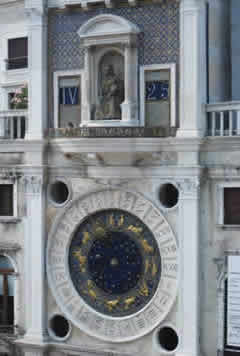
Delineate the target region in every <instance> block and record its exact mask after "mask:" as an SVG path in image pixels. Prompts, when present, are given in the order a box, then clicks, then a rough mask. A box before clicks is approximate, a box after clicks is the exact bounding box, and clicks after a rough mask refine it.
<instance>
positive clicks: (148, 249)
mask: <svg viewBox="0 0 240 356" xmlns="http://www.w3.org/2000/svg"><path fill="white" fill-rule="evenodd" d="M141 245H142V247H143V249H144V251H145V252H146V253H153V251H154V249H153V247H152V246H150V245H149V244H148V242H147V240H142V241H141Z"/></svg>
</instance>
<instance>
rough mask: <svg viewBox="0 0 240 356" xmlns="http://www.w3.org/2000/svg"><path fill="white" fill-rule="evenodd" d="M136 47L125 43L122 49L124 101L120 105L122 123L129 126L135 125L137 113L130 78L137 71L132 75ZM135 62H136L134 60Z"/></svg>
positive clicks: (133, 76) (135, 76)
mask: <svg viewBox="0 0 240 356" xmlns="http://www.w3.org/2000/svg"><path fill="white" fill-rule="evenodd" d="M136 56H137V49H136V47H135V46H133V45H130V44H128V45H125V49H124V70H125V72H124V95H125V98H124V102H123V103H122V104H121V107H122V123H123V124H124V125H129V126H137V125H138V124H139V122H138V115H137V114H138V113H137V101H136V100H137V98H136V93H135V92H136V88H135V85H136V83H135V80H132V78H137V73H135V75H133V73H134V71H137V68H135V66H133V63H134V62H135V61H136ZM136 63H137V62H136Z"/></svg>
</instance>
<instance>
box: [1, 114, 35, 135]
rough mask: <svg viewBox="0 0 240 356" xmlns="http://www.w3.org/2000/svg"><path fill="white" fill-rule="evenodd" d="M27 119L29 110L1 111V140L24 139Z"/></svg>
mask: <svg viewBox="0 0 240 356" xmlns="http://www.w3.org/2000/svg"><path fill="white" fill-rule="evenodd" d="M27 118H28V111H27V110H6V111H0V139H10V140H15V139H24V138H25V134H26V129H27Z"/></svg>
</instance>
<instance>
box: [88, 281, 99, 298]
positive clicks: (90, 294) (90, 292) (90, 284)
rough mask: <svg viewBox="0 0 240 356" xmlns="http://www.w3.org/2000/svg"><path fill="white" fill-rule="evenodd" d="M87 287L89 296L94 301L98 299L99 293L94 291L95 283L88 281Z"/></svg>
mask: <svg viewBox="0 0 240 356" xmlns="http://www.w3.org/2000/svg"><path fill="white" fill-rule="evenodd" d="M87 286H88V294H89V296H90V297H91V298H92V299H97V293H96V292H95V290H94V289H93V283H92V281H90V280H88V281H87Z"/></svg>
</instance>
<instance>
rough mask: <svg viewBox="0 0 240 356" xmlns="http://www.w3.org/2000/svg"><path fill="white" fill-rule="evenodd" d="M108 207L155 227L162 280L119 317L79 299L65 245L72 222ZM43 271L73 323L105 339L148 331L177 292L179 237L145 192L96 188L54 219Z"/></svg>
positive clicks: (122, 338)
mask: <svg viewBox="0 0 240 356" xmlns="http://www.w3.org/2000/svg"><path fill="white" fill-rule="evenodd" d="M106 209H121V210H123V211H127V212H130V213H131V214H133V215H135V216H137V217H138V218H139V219H141V220H142V221H143V223H145V224H146V225H147V226H148V228H149V229H150V230H151V232H152V233H153V235H154V237H155V239H156V242H157V245H158V248H159V250H160V255H161V259H162V272H161V278H160V282H159V285H158V288H157V291H156V293H155V295H154V296H153V298H152V299H151V300H150V302H149V303H148V304H147V305H146V306H145V307H144V308H143V309H141V310H140V311H139V312H137V313H135V314H132V315H129V316H124V317H117V318H116V317H110V316H106V315H103V314H100V313H99V312H96V311H95V310H93V309H92V308H91V307H89V306H88V305H87V304H86V303H85V302H84V301H83V299H82V298H81V297H80V296H79V294H78V293H77V291H76V289H75V288H74V286H73V283H72V281H71V278H70V274H69V268H68V248H69V244H70V242H71V239H72V236H73V233H74V232H75V230H76V228H77V227H78V226H79V224H80V223H81V221H83V219H85V218H86V217H87V216H89V215H90V214H92V213H94V212H96V211H101V210H106ZM47 272H48V280H49V285H50V288H51V291H52V293H53V295H54V297H55V299H56V301H57V304H58V306H59V308H60V309H61V310H62V312H63V313H64V314H65V315H66V317H67V318H69V319H70V320H71V321H72V322H73V324H75V326H77V327H78V328H80V329H81V330H83V331H85V332H86V333H88V334H90V335H92V336H95V337H97V338H100V339H102V340H105V341H109V342H126V341H130V340H134V339H137V338H139V337H141V336H143V335H145V334H147V333H149V332H150V331H151V330H153V328H154V327H156V326H157V325H159V323H160V322H161V321H162V320H163V319H164V318H165V317H166V315H167V314H168V313H169V311H170V309H171V307H172V305H173V303H174V301H175V298H176V295H177V286H178V248H177V243H176V239H175V237H174V234H173V232H172V230H171V228H170V226H169V224H168V223H167V221H166V220H165V218H164V217H163V216H162V214H161V213H160V211H159V210H158V209H156V208H155V207H154V206H153V205H152V203H150V202H149V201H147V200H146V199H145V198H143V197H142V196H140V195H138V194H136V193H133V192H129V191H123V190H117V189H116V190H115V189H113V190H105V191H99V192H96V193H92V194H90V195H87V196H84V197H83V198H80V199H76V200H75V201H73V202H72V203H71V204H70V205H68V208H67V210H65V211H64V212H63V213H62V214H60V216H59V217H58V219H57V220H56V221H55V224H54V225H53V227H52V230H51V232H50V236H49V241H48V249H47Z"/></svg>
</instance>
